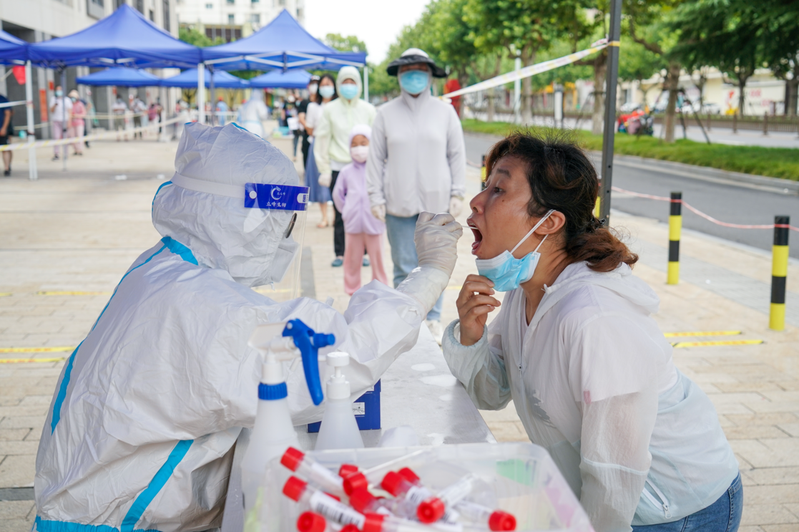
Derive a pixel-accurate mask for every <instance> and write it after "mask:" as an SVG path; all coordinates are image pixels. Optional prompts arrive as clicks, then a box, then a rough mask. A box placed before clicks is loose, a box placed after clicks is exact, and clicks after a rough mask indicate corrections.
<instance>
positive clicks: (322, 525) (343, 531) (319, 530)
mask: <svg viewBox="0 0 799 532" xmlns="http://www.w3.org/2000/svg"><path fill="white" fill-rule="evenodd" d="M297 531H298V532H336V531H337V532H361V531H360V530H359V529H358V527H357V526H355V525H352V524H349V525H344V526H343V527H341V526H328V523H327V519H325V518H324V516H323V515H321V514H318V513H316V512H303V513H302V515H300V517H299V519H297Z"/></svg>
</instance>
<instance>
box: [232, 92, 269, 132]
mask: <svg viewBox="0 0 799 532" xmlns="http://www.w3.org/2000/svg"><path fill="white" fill-rule="evenodd" d="M239 117H240V118H239V119H240V120H241V124H240V125H241V127H243V128H244V129H246V130H247V131H249V132H251V133H255V134H256V135H258V136H259V137H261V138H263V137H264V126H263V123H264V122H265V121H266V120H267V119H269V109H268V108H267V107H266V104H265V103H264V91H262V90H260V89H253V90H252V94H251V95H250V99H249V100H247V103H245V104H244V105H242V106H241V109H239Z"/></svg>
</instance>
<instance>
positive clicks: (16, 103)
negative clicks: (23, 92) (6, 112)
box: [0, 100, 28, 109]
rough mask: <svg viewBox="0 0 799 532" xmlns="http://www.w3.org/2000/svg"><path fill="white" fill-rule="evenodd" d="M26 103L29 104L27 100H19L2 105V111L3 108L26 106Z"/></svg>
mask: <svg viewBox="0 0 799 532" xmlns="http://www.w3.org/2000/svg"><path fill="white" fill-rule="evenodd" d="M26 103H28V102H26V101H25V100H17V101H16V102H5V103H0V109H2V108H3V107H15V106H17V105H25V104H26Z"/></svg>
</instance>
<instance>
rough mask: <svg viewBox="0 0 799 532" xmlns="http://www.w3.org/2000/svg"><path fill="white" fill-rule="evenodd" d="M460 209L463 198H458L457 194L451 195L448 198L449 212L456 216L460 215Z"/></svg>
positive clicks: (461, 208) (461, 209)
mask: <svg viewBox="0 0 799 532" xmlns="http://www.w3.org/2000/svg"><path fill="white" fill-rule="evenodd" d="M461 211H463V199H461V198H459V197H458V196H452V197H451V198H449V213H450V214H451V215H452V216H453V217H455V218H457V217H458V216H460V215H461Z"/></svg>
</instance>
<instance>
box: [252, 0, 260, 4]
mask: <svg viewBox="0 0 799 532" xmlns="http://www.w3.org/2000/svg"><path fill="white" fill-rule="evenodd" d="M260 1H261V0H250V2H251V3H253V4H257V3H258V2H260Z"/></svg>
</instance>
